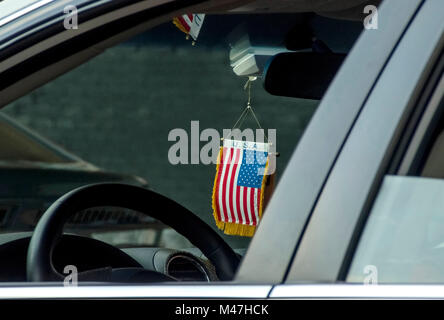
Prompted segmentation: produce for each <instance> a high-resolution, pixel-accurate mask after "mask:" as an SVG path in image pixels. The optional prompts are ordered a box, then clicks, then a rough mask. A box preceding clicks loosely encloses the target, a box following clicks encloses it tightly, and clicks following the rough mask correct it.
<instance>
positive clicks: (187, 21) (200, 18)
mask: <svg viewBox="0 0 444 320" xmlns="http://www.w3.org/2000/svg"><path fill="white" fill-rule="evenodd" d="M204 18H205V14H203V13H202V14H197V13H194V14H184V15H182V16H178V17H175V18H174V19H173V23H174V24H175V25H176V27H178V28H179V29H180V30H181V31H182V32H184V33H185V34H186V35H187V39H188V38H189V37H191V38H192V39H193V42H192V43H193V45H194V44H195V43H196V40H197V37H198V36H199V32H200V29H201V28H202V24H203V22H204Z"/></svg>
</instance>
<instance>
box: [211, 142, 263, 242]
mask: <svg viewBox="0 0 444 320" xmlns="http://www.w3.org/2000/svg"><path fill="white" fill-rule="evenodd" d="M222 153H223V147H221V148H220V151H219V156H218V157H217V166H216V176H215V177H214V185H213V194H212V208H213V217H214V221H215V222H216V226H217V227H218V228H219V229H220V230H222V231H223V232H224V233H225V234H228V235H234V236H243V237H252V236H253V235H254V233H255V232H256V228H257V226H252V225H246V224H240V223H232V222H224V221H220V220H219V217H218V215H217V207H216V184H217V176H218V174H219V163H220V159H221V157H222ZM267 173H268V159H267V162H266V164H265V170H264V177H263V179H262V185H261V200H260V204H259V221H260V220H261V219H262V212H263V207H264V195H265V184H266V181H267V178H268V176H267ZM259 221H258V223H259Z"/></svg>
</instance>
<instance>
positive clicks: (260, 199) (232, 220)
mask: <svg viewBox="0 0 444 320" xmlns="http://www.w3.org/2000/svg"><path fill="white" fill-rule="evenodd" d="M268 155H269V145H268V143H256V142H249V141H238V140H228V139H225V140H224V145H223V147H221V149H220V152H219V158H218V164H217V169H216V177H215V179H214V187H213V197H212V202H213V215H214V219H215V220H216V225H217V227H218V228H219V229H221V230H223V231H224V233H226V234H231V235H240V236H250V237H251V236H253V234H254V231H255V229H256V227H257V225H258V224H259V221H260V219H261V216H262V210H263V203H264V187H265V180H266V174H267V168H268Z"/></svg>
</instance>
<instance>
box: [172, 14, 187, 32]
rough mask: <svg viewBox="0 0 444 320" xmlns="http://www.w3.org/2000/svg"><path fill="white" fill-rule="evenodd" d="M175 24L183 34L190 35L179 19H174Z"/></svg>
mask: <svg viewBox="0 0 444 320" xmlns="http://www.w3.org/2000/svg"><path fill="white" fill-rule="evenodd" d="M173 23H174V25H175V26H176V27H178V28H179V30H180V31H182V32H183V33H185V34H187V35H188V31H187V29H185V27H184V26H183V25H182V23H181V22H180V21H179V19H177V18H174V19H173Z"/></svg>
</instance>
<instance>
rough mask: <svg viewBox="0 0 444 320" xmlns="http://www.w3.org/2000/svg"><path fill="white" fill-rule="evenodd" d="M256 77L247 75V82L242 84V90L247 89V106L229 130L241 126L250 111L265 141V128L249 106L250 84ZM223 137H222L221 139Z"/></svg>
mask: <svg viewBox="0 0 444 320" xmlns="http://www.w3.org/2000/svg"><path fill="white" fill-rule="evenodd" d="M256 79H257V77H251V76H250V77H248V80H247V82H246V83H245V85H244V90H248V100H247V107H246V108H245V109H244V111H242V113H241V115H240V117H239V118H238V119H237V121H236V122H235V124H234V125H233V127H232V128H231V131H233V129H234V128H239V129H240V128H241V127H242V124H243V123H244V121H245V119H246V118H247V115H248V113H251V114H252V116H253V118H254V120H255V121H256V124H257V126H258V127H259V129H261V130H262V131H263V132H264V136H265V139H266V141H268V137H267V135H266V134H265V130H264V129H263V128H262V126H261V124H260V122H259V119H258V118H257V116H256V113H255V112H254V110H253V107H252V106H251V84H252V83H253V81H255V80H256ZM223 139H224V138H222V140H223Z"/></svg>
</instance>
